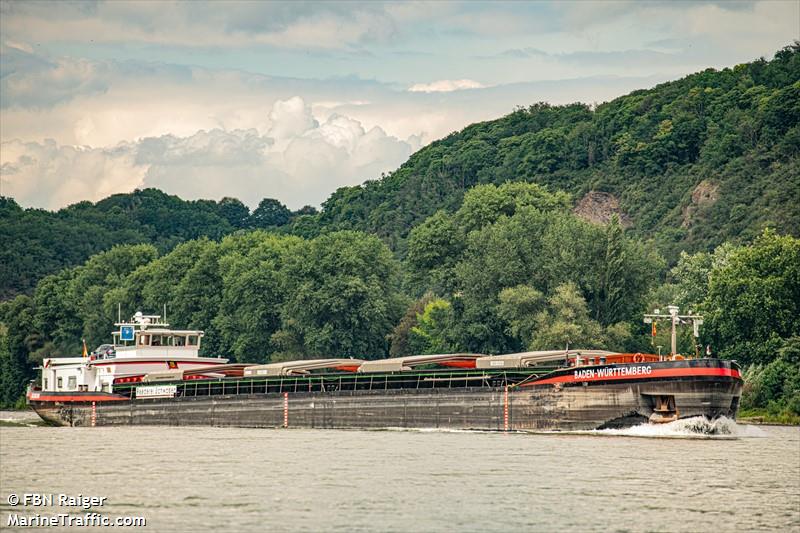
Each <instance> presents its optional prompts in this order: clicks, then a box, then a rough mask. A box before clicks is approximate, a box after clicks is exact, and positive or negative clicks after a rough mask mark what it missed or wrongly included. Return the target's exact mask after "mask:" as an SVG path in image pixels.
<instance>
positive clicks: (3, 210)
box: [0, 189, 316, 300]
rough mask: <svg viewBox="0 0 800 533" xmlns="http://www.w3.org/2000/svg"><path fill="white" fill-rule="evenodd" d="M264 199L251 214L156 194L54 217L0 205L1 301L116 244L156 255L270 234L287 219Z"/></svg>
mask: <svg viewBox="0 0 800 533" xmlns="http://www.w3.org/2000/svg"><path fill="white" fill-rule="evenodd" d="M315 212H316V210H314V209H313V208H310V207H307V208H304V209H302V210H300V211H298V212H297V213H291V212H290V211H289V210H288V209H287V208H286V207H285V206H284V205H282V204H281V203H280V202H278V201H277V200H273V199H269V198H267V199H265V200H263V201H262V202H261V204H260V205H259V206H258V208H257V209H255V210H254V211H253V213H252V214H251V213H250V210H249V209H248V208H247V206H245V205H244V204H243V203H242V202H240V201H239V200H237V199H234V198H223V199H222V200H220V201H219V202H215V201H213V200H197V201H185V200H181V199H180V198H178V197H177V196H171V195H167V194H165V193H163V192H161V191H159V190H157V189H145V190H137V191H134V192H132V193H129V194H115V195H113V196H110V197H108V198H106V199H104V200H101V201H99V202H97V203H92V202H88V201H87V202H80V203H77V204H74V205H71V206H69V207H66V208H64V209H61V210H59V211H57V212H50V211H45V210H43V209H22V208H21V207H20V206H19V205H17V203H16V202H15V201H14V200H13V199H12V198H5V197H0V300H4V299H7V298H9V297H12V296H14V295H16V294H20V293H30V292H31V291H32V290H33V288H34V287H35V286H36V283H37V282H38V281H39V280H40V279H41V278H42V277H44V276H46V275H47V274H52V273H54V272H58V271H59V270H61V269H62V268H65V267H71V266H75V265H79V264H81V263H83V262H84V261H86V260H87V259H88V258H89V257H91V256H92V255H94V254H96V253H98V252H101V251H103V250H108V249H110V248H111V247H112V246H114V245H116V244H134V243H149V244H152V245H154V246H155V247H156V248H157V249H158V250H159V251H161V252H164V251H168V250H171V249H172V248H174V247H175V245H177V244H178V243H181V242H184V241H186V240H189V239H196V238H197V237H209V238H211V239H219V238H221V237H223V236H225V235H227V234H229V233H231V232H233V231H236V230H238V229H243V228H275V227H279V226H282V225H284V224H286V223H288V222H289V221H290V220H291V219H292V218H293V217H295V216H298V215H302V214H309V213H315Z"/></svg>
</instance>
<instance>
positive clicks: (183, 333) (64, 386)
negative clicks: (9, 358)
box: [41, 312, 228, 394]
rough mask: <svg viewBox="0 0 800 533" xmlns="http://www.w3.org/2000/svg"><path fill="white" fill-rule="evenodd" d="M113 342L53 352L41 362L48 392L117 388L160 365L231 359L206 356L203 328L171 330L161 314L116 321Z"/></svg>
mask: <svg viewBox="0 0 800 533" xmlns="http://www.w3.org/2000/svg"><path fill="white" fill-rule="evenodd" d="M115 326H117V328H118V329H117V330H115V331H114V332H112V337H113V339H114V341H113V344H111V345H103V346H102V347H101V349H98V350H95V351H94V352H92V353H91V354H89V353H86V350H85V349H84V355H83V357H53V358H48V359H45V360H44V361H43V362H42V367H41V371H42V378H41V392H43V393H62V394H63V393H70V394H73V393H98V392H99V393H112V392H113V391H114V386H115V385H116V384H119V383H127V382H129V381H131V380H133V379H135V378H136V377H137V376H143V375H145V374H148V373H151V372H158V371H160V370H178V369H180V370H191V369H194V368H201V367H209V366H213V365H220V364H224V363H227V361H228V360H227V359H223V358H218V357H201V356H200V343H201V342H202V338H203V332H202V331H200V330H177V329H171V328H170V326H169V324H168V323H167V322H166V321H162V320H161V316H160V315H144V314H142V313H141V312H137V313H136V314H135V315H134V316H133V318H132V319H131V320H130V321H127V322H121V321H120V322H117V323H116V324H115Z"/></svg>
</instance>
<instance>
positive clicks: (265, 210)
mask: <svg viewBox="0 0 800 533" xmlns="http://www.w3.org/2000/svg"><path fill="white" fill-rule="evenodd" d="M291 218H292V212H291V211H289V208H287V207H286V206H285V205H283V204H282V203H280V202H279V201H278V200H275V199H274V198H264V199H263V200H261V202H259V204H258V207H257V208H256V209H255V210H254V211H253V214H252V215H250V218H249V220H248V222H249V224H250V226H251V227H254V228H272V227H279V226H283V225H285V224H288V223H289V220H291Z"/></svg>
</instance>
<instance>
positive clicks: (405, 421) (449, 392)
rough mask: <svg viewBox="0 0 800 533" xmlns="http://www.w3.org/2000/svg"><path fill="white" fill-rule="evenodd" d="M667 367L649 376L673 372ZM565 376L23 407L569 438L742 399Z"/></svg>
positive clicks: (73, 413)
mask: <svg viewBox="0 0 800 533" xmlns="http://www.w3.org/2000/svg"><path fill="white" fill-rule="evenodd" d="M668 365H670V364H665V363H654V364H653V365H652V366H654V367H658V368H659V369H666V368H674V367H675V366H676V365H672V366H668ZM677 366H681V367H686V366H688V365H677ZM693 366H694V367H696V366H697V365H693ZM717 366H720V365H717ZM723 366H725V367H727V368H729V369H730V368H731V367H730V364H726V365H723ZM664 371H666V370H664ZM572 373H573V369H569V370H563V371H558V372H555V373H552V374H548V375H547V376H545V378H546V379H540V380H534V381H532V382H529V383H521V384H520V383H518V384H513V385H511V386H508V387H505V386H501V387H492V386H490V387H461V388H442V389H398V390H371V391H337V392H292V393H266V394H220V395H215V396H197V397H178V398H161V399H134V400H125V401H113V402H95V403H94V406H93V405H92V403H91V402H70V403H66V402H52V401H44V402H36V401H30V402H29V403H30V404H31V406H32V407H33V409H35V410H36V412H37V413H38V414H39V415H40V416H41V417H42V418H43V419H44V420H46V421H48V422H49V423H51V424H54V425H64V426H92V425H96V426H117V425H168V426H228V427H254V428H279V427H289V428H326V429H328V428H330V429H336V428H339V429H387V428H406V429H435V428H438V429H475V430H495V431H504V430H508V431H574V430H591V429H602V428H612V427H627V426H632V425H637V424H640V423H643V422H647V421H648V420H650V421H653V420H656V419H664V420H670V419H674V418H689V417H695V416H705V417H707V418H709V419H714V418H718V417H720V416H725V417H729V418H735V416H736V412H737V409H738V405H739V398H740V396H741V389H742V381H741V379H740V378H739V376H738V370H736V371H735V373H734V374H733V375H719V376H709V375H696V376H695V375H686V376H682V377H668V378H660V377H659V378H651V379H619V380H602V381H594V382H581V381H569V382H556V383H553V381H557V380H558V379H567V378H569V379H571V377H570V376H571V375H572ZM728 373H729V374H730V370H729V371H728ZM553 376H556V377H553ZM558 376H561V378H559V377H558ZM540 382H541V384H539V383H540ZM665 405H669V406H670V409H671V410H670V411H669V412H664V409H663V408H664V406H665Z"/></svg>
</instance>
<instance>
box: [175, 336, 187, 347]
mask: <svg viewBox="0 0 800 533" xmlns="http://www.w3.org/2000/svg"><path fill="white" fill-rule="evenodd" d="M173 339H174V340H175V346H186V337H184V336H183V335H176V336H175V337H173Z"/></svg>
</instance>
